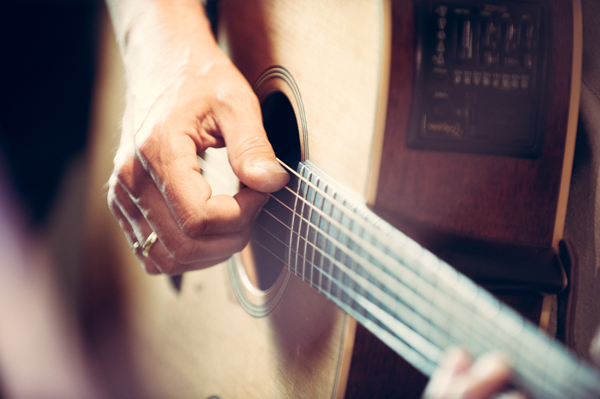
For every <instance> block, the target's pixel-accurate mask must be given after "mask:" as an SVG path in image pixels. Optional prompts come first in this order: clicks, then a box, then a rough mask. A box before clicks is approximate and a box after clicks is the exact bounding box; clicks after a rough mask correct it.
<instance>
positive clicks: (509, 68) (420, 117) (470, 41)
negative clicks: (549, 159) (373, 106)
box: [408, 0, 551, 158]
mask: <svg viewBox="0 0 600 399" xmlns="http://www.w3.org/2000/svg"><path fill="white" fill-rule="evenodd" d="M415 5H416V21H417V44H416V51H417V56H416V60H417V61H416V69H415V93H414V96H413V99H414V100H413V107H412V111H411V120H410V129H409V135H408V146H409V147H411V148H417V149H426V150H441V151H458V152H474V153H484V154H497V155H507V156H516V157H528V158H535V157H537V156H539V154H540V150H541V145H542V143H543V134H542V133H543V132H542V131H541V126H542V121H543V113H544V88H545V84H544V80H545V75H546V64H547V59H546V58H547V49H548V48H549V47H550V46H549V42H550V40H551V39H550V37H549V35H550V29H549V27H548V26H547V24H548V21H549V18H548V17H547V15H546V12H547V10H545V8H544V6H543V4H542V3H540V2H489V3H488V2H481V1H468V0H467V1H464V0H463V1H457V2H454V1H419V0H417V1H416V3H415Z"/></svg>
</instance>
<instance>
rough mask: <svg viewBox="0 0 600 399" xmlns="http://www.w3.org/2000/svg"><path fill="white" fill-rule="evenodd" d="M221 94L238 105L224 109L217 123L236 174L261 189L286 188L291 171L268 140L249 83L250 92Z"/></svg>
mask: <svg viewBox="0 0 600 399" xmlns="http://www.w3.org/2000/svg"><path fill="white" fill-rule="evenodd" d="M245 84H246V85H247V83H245ZM220 95H221V96H222V97H225V98H228V96H229V98H231V103H233V104H234V106H228V107H227V108H226V109H225V110H222V111H221V113H220V114H219V119H218V120H217V123H218V127H219V130H220V133H221V134H222V136H223V138H224V140H225V145H226V147H227V154H228V156H229V162H230V163H231V166H232V168H233V171H234V173H235V174H236V176H237V177H238V178H239V179H240V181H241V182H242V183H244V184H245V185H247V186H248V187H251V188H253V189H254V190H257V191H261V192H274V191H277V190H279V189H281V188H283V186H285V184H286V183H287V182H288V180H289V174H288V173H287V172H286V171H285V169H284V168H283V167H281V165H280V164H279V162H277V160H276V158H275V153H274V152H273V148H272V147H271V144H270V143H269V140H268V139H267V134H266V132H265V129H264V128H263V124H262V117H261V110H260V105H259V102H258V99H257V97H256V96H255V95H254V93H253V92H252V91H251V89H249V86H248V90H246V91H242V92H236V93H234V94H229V95H228V94H227V93H220ZM225 103H226V104H228V102H225Z"/></svg>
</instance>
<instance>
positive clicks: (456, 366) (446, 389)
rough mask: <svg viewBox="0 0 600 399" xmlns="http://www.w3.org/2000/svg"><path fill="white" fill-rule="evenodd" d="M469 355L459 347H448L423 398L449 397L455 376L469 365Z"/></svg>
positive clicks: (463, 371)
mask: <svg viewBox="0 0 600 399" xmlns="http://www.w3.org/2000/svg"><path fill="white" fill-rule="evenodd" d="M472 362H473V360H472V358H471V356H469V354H468V353H467V352H465V351H464V350H462V349H460V348H450V349H449V350H448V351H447V352H446V354H445V355H444V358H443V359H442V361H441V362H440V365H439V367H438V368H437V370H436V371H435V373H434V374H433V376H432V377H431V380H430V381H429V384H427V388H426V390H425V393H424V394H423V399H440V398H447V397H449V393H450V392H452V391H453V390H454V387H453V385H454V384H455V383H456V379H457V376H459V375H460V374H463V373H465V372H466V371H467V370H468V369H469V367H470V366H471V364H472Z"/></svg>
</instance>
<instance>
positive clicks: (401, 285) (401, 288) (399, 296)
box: [253, 205, 491, 347]
mask: <svg viewBox="0 0 600 399" xmlns="http://www.w3.org/2000/svg"><path fill="white" fill-rule="evenodd" d="M284 206H285V205H284ZM288 209H289V208H288ZM264 212H265V214H267V215H268V216H270V217H271V218H273V219H274V220H276V221H277V222H278V223H280V224H281V225H282V226H284V227H285V228H286V229H287V230H288V231H291V232H292V234H295V235H296V236H297V242H298V243H299V242H300V241H304V244H305V246H311V247H312V249H313V250H317V251H319V252H321V253H322V254H323V255H325V256H328V257H329V258H330V261H332V262H335V263H336V264H337V266H338V267H339V265H342V266H343V268H344V269H348V270H350V272H351V273H355V274H358V275H359V276H360V273H359V272H358V271H357V270H354V269H352V268H351V267H350V266H348V265H346V264H344V263H343V261H341V260H339V259H335V257H333V258H332V257H331V255H329V254H327V252H326V251H324V250H322V249H321V248H319V247H318V246H316V245H315V244H313V243H312V242H310V241H308V240H306V239H305V238H304V237H302V236H301V235H300V234H298V232H296V231H295V230H292V229H291V228H290V227H289V226H287V224H286V223H285V222H283V221H281V220H280V219H279V218H277V217H276V216H275V215H273V214H272V213H271V212H269V211H268V210H266V209H265V210H264ZM304 221H305V222H306V223H307V224H310V223H309V222H308V221H307V220H306V219H304ZM256 225H257V226H258V227H260V228H261V229H262V230H263V231H265V232H266V233H268V234H269V235H270V236H271V237H272V238H273V239H275V240H277V241H279V242H280V243H281V244H283V245H286V243H285V242H283V241H282V240H281V239H280V238H279V237H277V236H276V235H274V234H273V233H272V232H271V231H270V229H268V228H267V227H266V226H264V225H263V224H261V223H260V221H257V222H256ZM309 228H310V227H309ZM321 231H322V230H321ZM253 242H257V243H259V240H257V239H256V238H254V239H253ZM339 249H340V250H341V251H342V252H344V255H345V256H346V257H347V258H349V259H351V260H353V261H354V262H355V263H357V264H359V265H360V266H362V267H363V269H365V270H366V269H367V267H365V266H366V263H365V260H364V258H362V257H359V258H360V261H359V260H357V258H356V256H357V254H355V253H348V252H347V251H348V250H347V249H346V248H345V247H343V246H342V247H341V248H339ZM294 252H296V256H297V257H298V256H299V257H301V258H302V259H304V262H306V263H311V262H310V261H309V260H308V258H306V256H303V255H301V254H299V253H298V251H297V250H296V251H294ZM282 262H283V263H286V262H285V261H283V260H282ZM313 266H315V267H316V265H314V264H313ZM377 271H378V272H379V273H378V274H379V275H380V276H379V279H378V281H382V280H383V278H381V277H382V276H381V274H385V272H384V271H383V270H381V269H377ZM410 273H412V272H410ZM296 274H297V275H298V276H299V277H301V278H302V279H303V280H305V279H306V275H305V274H301V273H299V272H296ZM346 274H348V272H346ZM371 275H372V276H374V277H375V278H377V277H376V276H375V275H374V274H373V273H371ZM360 277H361V278H364V276H360ZM406 277H408V276H406ZM417 278H418V277H417V276H413V277H412V279H413V280H415V279H417ZM334 279H335V280H337V281H340V280H339V279H338V278H335V277H334ZM388 281H389V279H388ZM391 281H393V282H395V286H394V287H391V286H390V285H389V284H391V283H389V282H388V285H387V286H386V284H385V283H383V284H382V285H383V286H384V287H385V288H387V289H388V290H389V291H390V292H392V293H394V295H395V297H394V296H391V295H389V294H388V293H387V292H385V291H384V290H383V289H381V288H379V287H377V286H375V288H376V289H377V290H378V291H381V292H382V293H383V294H384V295H386V296H388V297H389V298H390V299H392V301H396V300H399V301H401V302H402V306H405V307H406V310H405V311H404V313H406V312H407V311H408V312H410V313H415V314H416V315H418V317H420V318H421V319H422V321H426V320H425V319H424V318H423V316H421V315H419V314H418V313H416V312H414V311H413V310H412V309H411V307H412V308H423V307H425V308H427V307H428V306H429V307H430V308H431V309H433V310H434V311H437V312H439V313H440V314H441V316H440V318H444V317H443V316H444V315H445V313H443V311H442V310H441V307H440V306H436V303H435V301H432V300H430V298H428V297H424V296H423V295H421V294H420V293H418V292H417V291H415V290H413V288H412V286H411V285H410V284H407V282H406V279H401V280H396V279H392V280H391ZM352 282H353V283H355V284H356V279H354V280H352ZM414 285H416V284H414ZM317 287H319V285H318V284H317ZM360 287H361V288H363V289H364V287H363V286H362V285H360ZM430 287H431V288H432V289H434V286H433V284H430ZM319 288H320V287H319ZM407 291H409V292H412V293H413V296H411V297H410V298H411V299H416V300H417V301H419V302H420V304H419V303H415V301H414V300H413V301H410V300H407V297H408V296H407V294H406V292H407ZM381 302H382V303H383V302H384V300H383V299H382V300H381ZM409 302H412V305H411V304H409ZM423 304H425V306H423ZM438 308H440V309H438ZM390 310H391V309H390ZM459 315H461V316H462V315H464V313H463V312H460V313H459ZM398 316H399V317H401V315H400V314H398ZM465 317H466V315H465ZM404 318H405V319H408V318H407V317H404ZM445 318H446V319H448V321H450V320H449V318H448V317H445ZM461 322H463V323H464V324H467V323H465V322H464V320H461ZM438 324H442V323H439V322H438V323H436V324H435V327H436V328H437V329H438V330H440V331H443V330H442V329H441V328H439V326H438ZM488 329H489V330H491V328H488ZM465 333H467V332H466V331H465ZM481 345H482V347H483V346H484V345H483V344H481Z"/></svg>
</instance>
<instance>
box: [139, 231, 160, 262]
mask: <svg viewBox="0 0 600 399" xmlns="http://www.w3.org/2000/svg"><path fill="white" fill-rule="evenodd" d="M156 240H158V236H157V235H156V233H155V232H152V233H150V235H149V236H148V238H146V241H144V244H143V245H142V255H144V256H145V257H146V258H147V257H148V253H149V252H150V248H152V245H154V243H155V242H156Z"/></svg>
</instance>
